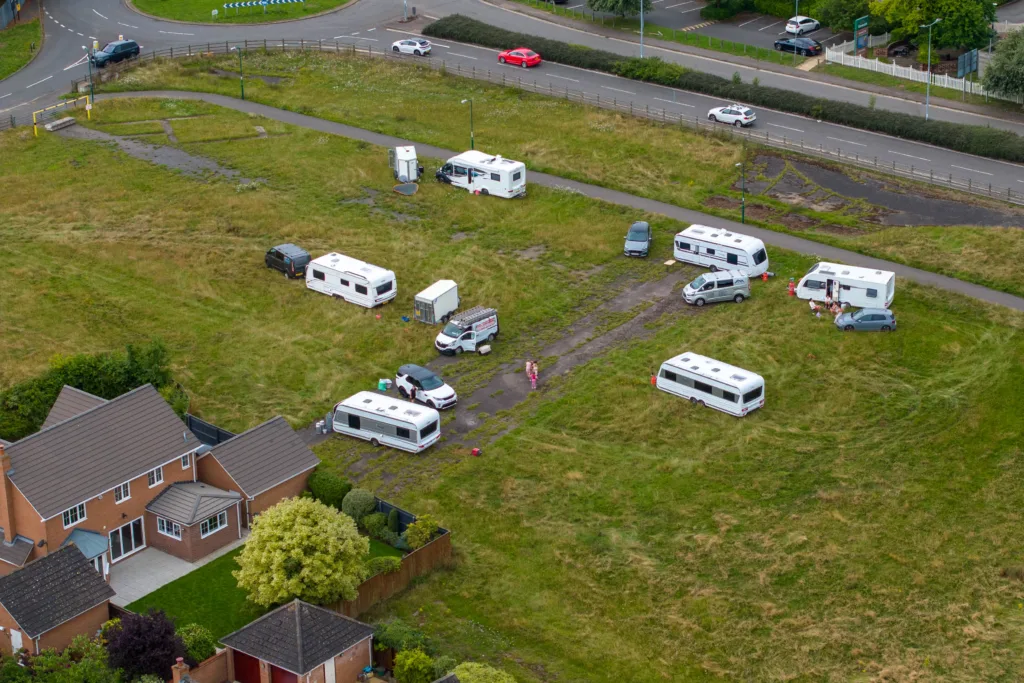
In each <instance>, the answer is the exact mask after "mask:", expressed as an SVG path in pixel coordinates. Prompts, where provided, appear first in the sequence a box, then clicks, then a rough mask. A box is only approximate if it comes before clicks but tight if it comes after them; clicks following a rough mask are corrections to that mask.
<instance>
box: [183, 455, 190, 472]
mask: <svg viewBox="0 0 1024 683" xmlns="http://www.w3.org/2000/svg"><path fill="white" fill-rule="evenodd" d="M190 465H191V462H190V461H189V456H188V453H186V454H185V455H183V456H181V469H183V470H187V469H188V468H189V466H190Z"/></svg>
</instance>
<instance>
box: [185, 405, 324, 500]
mask: <svg viewBox="0 0 1024 683" xmlns="http://www.w3.org/2000/svg"><path fill="white" fill-rule="evenodd" d="M203 457H213V458H216V459H217V462H219V463H220V464H221V466H222V467H223V468H224V469H225V470H227V473H228V474H230V475H231V478H232V479H234V480H235V482H236V483H237V484H238V485H239V486H240V487H241V489H242V490H243V491H244V492H245V495H246V496H248V497H250V498H252V497H254V496H257V495H259V494H261V493H263V492H264V491H266V490H267V489H269V488H272V487H274V486H277V485H278V484H280V483H282V482H284V481H287V480H289V479H291V478H292V477H294V476H295V475H297V474H300V473H301V472H305V471H306V470H309V469H312V468H314V467H316V466H317V465H319V464H320V459H319V458H317V457H316V455H314V454H313V451H311V450H309V447H308V446H306V444H305V442H304V441H303V440H302V437H300V436H299V435H298V434H296V433H295V430H294V429H292V428H291V425H289V424H288V422H287V421H286V420H285V419H284V418H283V417H281V416H277V417H275V418H272V419H270V420H267V421H266V422H264V423H263V424H261V425H257V426H256V427H253V428H252V429H250V430H249V431H247V432H243V433H241V434H239V435H238V436H236V437H235V438H233V439H228V440H227V441H225V442H224V443H222V444H220V445H218V446H214V448H213V450H211V451H210V452H209V454H207V455H205V456H203Z"/></svg>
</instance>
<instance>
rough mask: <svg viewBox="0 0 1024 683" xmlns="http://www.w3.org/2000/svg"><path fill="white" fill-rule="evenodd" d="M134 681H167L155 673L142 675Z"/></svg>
mask: <svg viewBox="0 0 1024 683" xmlns="http://www.w3.org/2000/svg"><path fill="white" fill-rule="evenodd" d="M133 683H167V682H166V681H164V679H162V678H160V677H159V676H157V675H155V674H146V675H145V676H141V677H140V678H138V679H137V680H135V681H134V682H133Z"/></svg>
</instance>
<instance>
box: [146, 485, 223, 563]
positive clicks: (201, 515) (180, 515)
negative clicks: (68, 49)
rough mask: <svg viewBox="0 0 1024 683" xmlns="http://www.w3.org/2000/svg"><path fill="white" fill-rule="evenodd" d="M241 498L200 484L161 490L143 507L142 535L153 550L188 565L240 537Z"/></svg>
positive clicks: (171, 486)
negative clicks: (182, 560)
mask: <svg viewBox="0 0 1024 683" xmlns="http://www.w3.org/2000/svg"><path fill="white" fill-rule="evenodd" d="M241 504H242V497H241V496H240V495H238V493H236V492H235V491H222V490H221V489H218V488H214V487H213V486H210V485H208V484H204V483H202V482H179V483H177V484H171V485H170V486H168V487H167V488H165V489H164V490H163V491H162V492H161V493H160V495H158V496H157V497H156V498H154V499H153V501H152V502H151V503H150V504H149V505H147V506H146V512H149V513H150V514H149V515H147V516H146V536H147V537H148V538H149V539H150V545H152V546H153V547H154V548H157V549H159V550H162V551H164V552H165V553H169V554H171V555H175V556H177V557H180V558H182V559H185V560H188V561H189V562H195V561H196V560H198V559H199V558H200V557H203V556H204V555H208V554H210V553H211V552H213V551H214V550H216V549H217V548H220V547H221V546H223V545H225V544H226V543H227V542H230V541H232V540H235V539H238V538H241V537H242V512H241V507H242V505H241Z"/></svg>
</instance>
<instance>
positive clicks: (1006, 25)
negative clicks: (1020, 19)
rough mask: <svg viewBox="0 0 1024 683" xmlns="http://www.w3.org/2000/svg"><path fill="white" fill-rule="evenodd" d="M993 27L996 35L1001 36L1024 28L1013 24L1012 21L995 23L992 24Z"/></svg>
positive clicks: (1018, 24)
mask: <svg viewBox="0 0 1024 683" xmlns="http://www.w3.org/2000/svg"><path fill="white" fill-rule="evenodd" d="M994 26H995V28H996V33H998V34H1000V35H1003V34H1006V33H1009V32H1010V31H1016V30H1018V29H1019V28H1021V27H1022V26H1024V24H1020V23H1014V22H1012V21H997V22H996V23H995V24H994Z"/></svg>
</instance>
